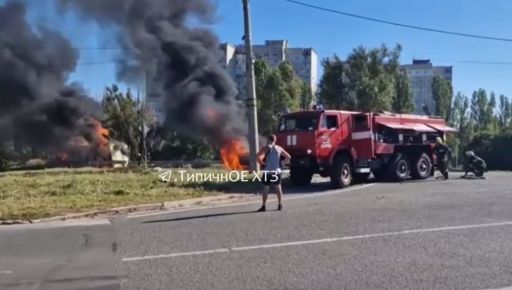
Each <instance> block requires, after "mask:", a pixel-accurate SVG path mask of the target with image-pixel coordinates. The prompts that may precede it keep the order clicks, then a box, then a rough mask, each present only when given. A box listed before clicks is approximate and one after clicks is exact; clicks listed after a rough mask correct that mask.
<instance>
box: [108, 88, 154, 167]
mask: <svg viewBox="0 0 512 290" xmlns="http://www.w3.org/2000/svg"><path fill="white" fill-rule="evenodd" d="M101 105H102V108H103V113H104V115H105V120H104V126H105V127H106V128H108V129H109V131H110V136H111V137H112V138H114V139H116V140H119V141H122V142H125V143H126V144H127V145H128V146H129V147H130V157H131V158H133V159H137V158H138V157H139V156H140V155H139V154H140V153H141V143H142V142H141V141H142V136H143V134H144V133H143V124H150V123H151V122H152V121H153V118H152V117H151V114H150V112H149V111H147V110H146V111H143V110H145V109H144V108H143V105H142V103H141V102H140V101H139V100H135V99H134V98H133V96H132V94H131V92H130V90H128V91H127V92H126V93H123V92H121V91H120V90H119V87H118V86H116V85H112V86H111V87H107V88H106V89H105V93H104V95H103V100H102V102H101Z"/></svg>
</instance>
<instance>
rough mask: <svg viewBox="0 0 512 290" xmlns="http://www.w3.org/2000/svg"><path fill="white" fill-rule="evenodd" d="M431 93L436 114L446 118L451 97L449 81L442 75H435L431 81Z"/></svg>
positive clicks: (448, 113)
mask: <svg viewBox="0 0 512 290" xmlns="http://www.w3.org/2000/svg"><path fill="white" fill-rule="evenodd" d="M432 95H433V97H434V102H435V110H436V114H437V115H439V116H441V117H443V119H445V120H448V118H449V117H450V108H451V104H452V97H453V89H452V84H451V82H450V81H448V80H445V79H444V78H442V77H439V76H435V77H434V80H433V82H432Z"/></svg>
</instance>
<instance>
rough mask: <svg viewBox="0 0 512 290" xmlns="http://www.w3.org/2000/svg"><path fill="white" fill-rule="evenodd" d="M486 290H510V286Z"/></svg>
mask: <svg viewBox="0 0 512 290" xmlns="http://www.w3.org/2000/svg"><path fill="white" fill-rule="evenodd" d="M486 290H512V286H510V287H505V288H492V289H486Z"/></svg>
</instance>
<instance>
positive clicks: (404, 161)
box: [389, 153, 411, 181]
mask: <svg viewBox="0 0 512 290" xmlns="http://www.w3.org/2000/svg"><path fill="white" fill-rule="evenodd" d="M410 173H411V162H410V161H409V158H408V157H407V155H405V154H402V153H398V154H397V155H396V157H395V158H394V160H393V162H392V163H391V164H390V166H389V177H390V178H391V179H393V180H395V181H403V180H406V179H407V178H408V177H409V175H410Z"/></svg>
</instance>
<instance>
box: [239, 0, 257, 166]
mask: <svg viewBox="0 0 512 290" xmlns="http://www.w3.org/2000/svg"><path fill="white" fill-rule="evenodd" d="M242 2H243V7H244V28H245V35H244V40H245V60H246V65H247V72H246V73H247V103H246V106H247V115H248V118H249V136H248V139H249V140H248V141H249V161H250V167H251V170H253V171H257V170H258V169H259V168H258V167H259V166H258V161H257V156H256V153H257V151H258V147H259V145H258V115H257V107H256V84H255V75H254V58H253V52H252V43H251V42H252V36H251V15H250V12H249V11H250V9H249V0H242Z"/></svg>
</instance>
